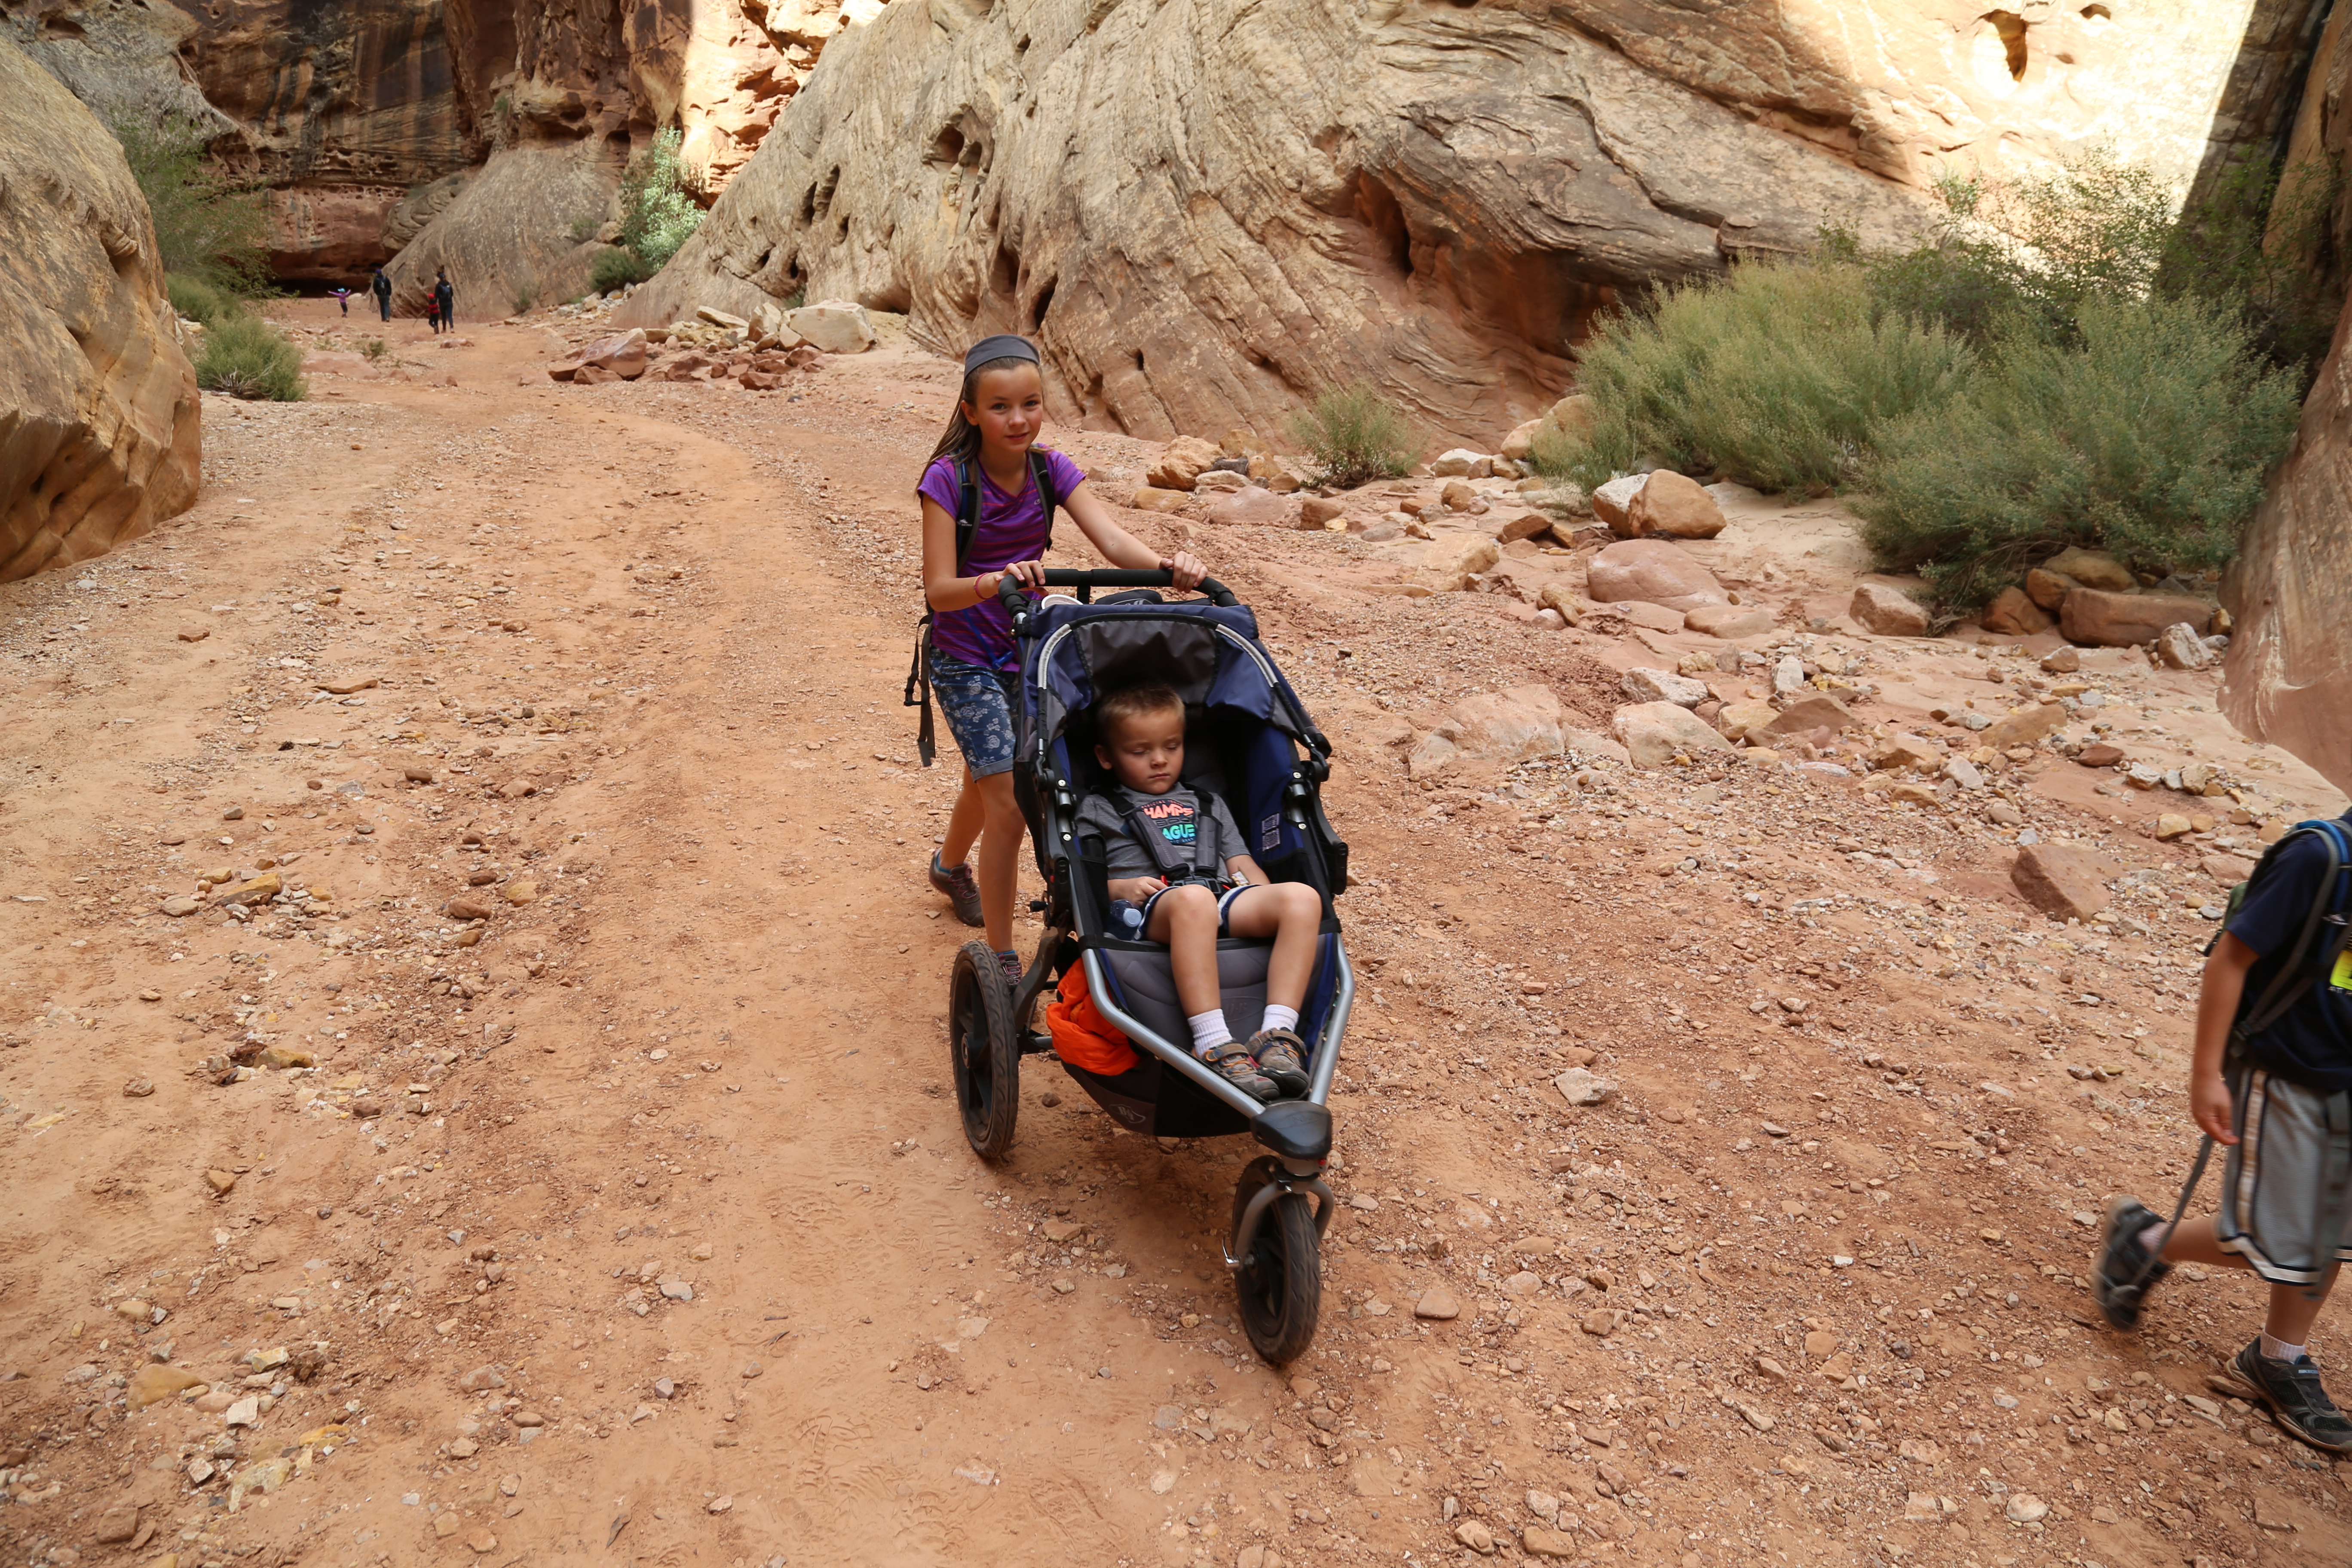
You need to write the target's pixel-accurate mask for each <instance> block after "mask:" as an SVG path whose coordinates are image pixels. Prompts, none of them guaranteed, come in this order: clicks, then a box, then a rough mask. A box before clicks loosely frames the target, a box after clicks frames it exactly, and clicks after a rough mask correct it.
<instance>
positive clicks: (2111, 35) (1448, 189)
mask: <svg viewBox="0 0 2352 1568" xmlns="http://www.w3.org/2000/svg"><path fill="white" fill-rule="evenodd" d="M2252 4H2253V0H2232V3H2231V4H2230V5H2224V6H2221V7H2218V8H2217V7H2213V6H2205V7H2192V6H2190V5H2188V4H2186V0H2176V3H2173V4H2153V3H2151V4H2143V5H2135V6H2133V7H2130V8H2128V9H2124V8H2120V7H2118V8H2117V9H2118V10H2120V11H2121V13H2122V14H2121V15H2120V16H2109V15H2108V11H2109V8H2108V7H2105V6H2087V7H2074V6H2064V7H2039V6H2028V7H2024V8H2023V9H2022V10H2021V13H2019V14H2017V15H2014V16H2013V15H2012V14H2011V13H2010V12H2007V11H1996V12H1992V13H1990V14H1987V13H1983V12H1981V11H1979V9H1978V8H1977V7H1975V6H1973V5H1956V4H1951V3H1949V0H1937V3H1929V4H1921V3H1920V0H1865V3H1862V4H1853V3H1843V0H1839V3H1833V0H1793V3H1790V0H1725V3H1721V4H1717V5H1708V6H1705V7H1693V6H1690V5H1677V4H1668V3H1666V0H1533V3H1526V4H1518V5H1469V6H1463V5H1430V4H1422V3H1414V0H1374V3H1373V4H1372V5H1370V6H1369V7H1367V8H1363V9H1358V8H1356V7H1352V6H1345V7H1343V6H1339V5H1333V4H1330V3H1329V0H1178V3H1176V4H1170V5H1158V6H1150V5H1133V4H1129V5H1120V4H1118V0H1039V3H1038V4H1035V5H1024V6H1020V7H1006V6H997V7H990V6H988V5H982V4H978V3H976V0H926V4H925V5H922V6H919V7H910V6H901V7H898V8H894V9H893V10H891V11H889V12H886V13H885V14H884V15H883V16H881V18H880V19H878V20H877V21H876V22H875V23H874V24H873V25H872V26H869V27H866V28H864V29H862V30H860V31H858V32H856V33H854V34H852V35H851V36H849V37H847V38H845V39H843V40H841V41H839V42H837V43H836V44H835V46H834V47H833V49H832V51H831V52H830V53H829V54H828V55H827V57H826V58H827V63H826V64H825V66H824V68H822V69H820V70H819V71H818V72H816V73H815V75H814V77H813V78H812V79H811V80H810V83H809V85H808V87H807V88H806V89H804V90H803V93H802V95H801V97H800V98H799V99H798V100H796V102H795V103H794V105H793V111H792V113H790V114H789V115H787V116H786V117H785V119H784V121H783V123H782V125H781V126H780V127H779V129H778V131H777V132H776V133H775V134H774V135H772V136H771V137H770V138H769V140H768V142H766V144H765V145H764V146H763V147H762V149H761V153H760V155H759V156H758V157H757V158H755V159H754V160H753V161H752V163H751V165H750V166H749V168H747V169H746V171H745V172H744V174H742V176H741V177H740V178H739V179H738V180H737V181H736V183H735V184H733V185H732V186H730V188H729V190H728V192H727V194H726V195H724V196H723V197H721V199H720V200H719V203H718V205H716V206H715V207H714V209H713V212H712V216H711V220H710V222H709V223H708V224H707V225H706V226H704V228H703V231H702V233H701V235H700V236H698V237H697V239H696V240H695V241H693V242H691V243H690V244H689V246H688V249H687V250H686V251H685V252H683V253H682V254H681V255H680V256H679V258H677V260H676V261H674V262H673V263H672V264H671V266H670V268H668V269H667V270H666V271H665V273H664V275H663V277H662V278H660V279H656V282H655V283H654V284H653V285H652V287H651V288H650V289H647V290H645V291H643V292H641V295H640V297H639V300H638V301H637V302H635V308H634V310H633V311H632V319H634V320H637V321H644V322H647V323H650V322H653V321H657V320H666V319H669V318H671V317H673V316H675V315H677V314H679V313H681V312H682V311H683V310H688V309H690V308H691V307H692V306H693V305H696V304H700V303H711V304H716V305H719V306H721V307H722V308H725V309H728V310H735V311H737V312H738V313H745V312H747V311H748V309H749V308H750V307H751V306H752V305H754V304H756V303H757V302H758V301H759V300H761V298H762V297H775V296H784V295H790V294H792V293H793V292H796V291H798V290H801V289H807V290H808V293H809V297H810V298H812V299H815V298H822V297H827V296H838V297H843V298H853V299H856V300H860V301H861V302H863V303H865V304H866V305H868V306H869V307H875V308H881V309H890V310H908V311H910V312H911V316H912V322H913V330H914V331H915V333H916V335H917V336H918V338H919V340H921V341H923V342H927V343H929V344H930V345H932V346H934V347H939V348H941V349H954V348H957V347H960V346H961V344H962V343H964V342H968V341H969V340H970V339H971V337H973V336H975V335H978V334H980V333H983V332H990V331H1006V330H1014V331H1034V332H1035V333H1036V334H1037V335H1038V336H1039V338H1040V340H1041V342H1042V344H1043V346H1044V347H1045V350H1046V353H1047V359H1048V363H1049V376H1048V383H1049V386H1048V391H1049V395H1050V396H1051V398H1052V400H1053V403H1054V405H1055V410H1056V412H1057V413H1058V414H1060V415H1061V416H1064V417H1079V416H1082V417H1086V418H1088V419H1090V420H1092V421H1095V422H1097V423H1099V424H1104V425H1115V426H1120V427H1123V428H1125V429H1128V430H1129V431H1132V432H1135V433H1137V434H1141V435H1150V436H1166V435H1168V434H1170V433H1172V432H1174V431H1177V430H1192V431H1220V430H1223V429H1225V428H1227V427H1229V426H1233V425H1234V424H1237V423H1238V424H1244V425H1248V426H1253V427H1255V428H1256V429H1258V430H1260V431H1262V432H1266V433H1269V434H1270V433H1273V432H1275V431H1278V430H1279V429H1280V428H1281V425H1282V421H1283V416H1285V415H1286V413H1287V412H1288V411H1289V410H1290V409H1292V408H1293V407H1295V406H1296V405H1297V402H1298V400H1299V399H1300V398H1301V397H1302V396H1303V395H1311V394H1312V393H1313V392H1315V391H1316V390H1318V389H1319V388H1322V387H1327V386H1330V385H1334V384H1343V383H1346V382H1350V381H1354V380H1358V379H1362V378H1370V379H1371V380H1374V381H1376V382H1378V383H1381V384H1383V385H1384V386H1385V387H1386V388H1387V389H1388V390H1389V391H1391V393H1392V394H1394V395H1397V396H1398V397H1399V398H1400V399H1402V401H1404V402H1405V403H1407V404H1408V405H1410V406H1411V407H1412V409H1413V410H1414V412H1415V413H1416V414H1417V415H1418V416H1419V417H1420V418H1421V420H1422V421H1423V423H1424V425H1425V426H1427V427H1428V429H1429V431H1430V433H1431V434H1432V436H1433V437H1436V438H1440V439H1445V438H1465V439H1477V438H1480V437H1484V438H1486V439H1491V438H1492V437H1494V436H1495V435H1496V433H1498V432H1500V431H1503V430H1507V429H1509V428H1511V427H1512V426H1515V425H1517V424H1518V423H1519V422H1521V421H1522V420H1524V419H1526V418H1528V417H1529V416H1533V415H1535V414H1538V413H1540V412H1541V411H1542V410H1543V409H1544V408H1545V407H1547V406H1549V404H1550V403H1551V402H1552V400H1553V399H1554V398H1555V397H1557V396H1558V395H1559V391H1560V390H1561V388H1562V387H1563V386H1564V385H1565V384H1566V383H1567V381H1568V377H1569V363H1568V355H1569V353H1570V350H1571V348H1572V346H1573V345H1574V343H1575V342H1577V341H1578V339H1579V338H1580V335H1581V332H1582V331H1583V330H1584V326H1585V323H1586V322H1587V321H1588V320H1589V319H1590V317H1591V314H1592V313H1593V312H1594V311H1595V310H1598V309H1600V308H1601V307H1603V306H1605V305H1607V304H1608V303H1609V302H1610V301H1611V300H1612V299H1613V298H1614V297H1615V292H1616V291H1617V290H1619V289H1624V288H1626V287H1628V286H1637V285H1643V284H1647V283H1650V282H1654V281H1655V280H1658V279H1672V278H1677V277H1683V276H1688V275H1691V274H1696V273H1706V272H1711V271H1715V270H1717V269H1720V268H1722V267H1724V266H1725V265H1726V264H1727V260H1728V259H1729V258H1732V257H1735V256H1738V255H1741V254H1768V255H1769V254H1772V253H1777V252H1786V251H1790V250H1793V249H1795V248H1798V247H1801V246H1804V245H1806V244H1808V243H1809V242H1811V240H1812V238H1813V237H1814V236H1815V234H1816V232H1817V230H1818V228H1819V226H1821V225H1822V224H1823V223H1825V222H1829V223H1837V224H1842V225H1847V226H1853V227H1855V228H1857V229H1859V230H1861V231H1862V232H1863V233H1864V236H1865V237H1869V238H1874V239H1880V240H1893V239H1895V238H1897V237H1900V236H1901V235H1903V234H1905V233H1906V232H1909V231H1912V230H1913V229H1915V228H1916V226H1917V225H1918V224H1919V222H1920V221H1921V214H1922V204H1921V201H1920V196H1919V193H1920V189H1921V187H1922V186H1923V185H1924V184H1925V182H1926V181H1927V179H1928V178H1929V177H1930V176H1931V175H1932V174H1933V173H1934V172H1935V170H1936V169H1937V166H1938V164H1939V162H1940V161H1943V160H1947V159H1951V158H1959V159H1962V160H1969V159H1972V158H1983V159H1987V160H1991V159H1994V158H1995V157H1996V156H1997V157H1998V158H2000V159H2002V160H2006V161H2008V162H2010V163H2015V162H2016V161H2018V160H2020V159H2026V160H2031V159H2033V158H2036V157H2044V156H2048V155H2052V154H2053V153H2056V152H2057V151H2060V150H2062V149H2063V148H2065V147H2066V146H2068V145H2071V144H2072V142H2073V140H2074V139H2075V138H2079V137H2082V136H2085V135H2089V134H2099V135H2102V136H2104V137H2105V138H2106V139H2108V140H2111V141H2113V142H2116V144H2117V146H2118V148H2119V150H2120V151H2121V152H2123V153H2125V154H2126V156H2130V157H2134V158H2137V159H2141V160H2144V161H2147V162H2152V163H2155V164H2157V165H2158V167H2159V168H2160V169H2162V170H2163V171H2164V172H2165V173H2166V174H2168V177H2171V178H2174V179H2175V180H2177V181H2179V182H2181V183H2185V182H2186V180H2187V178H2188V175H2189V172H2190V171H2191V170H2193V169H2194V168H2195V167H2196V165H2197V163H2198V161H2199V158H2200V154H2201V153H2202V151H2203V149H2204V147H2205V143H2206V137H2207V129H2208V122H2209V121H2210V116H2211V112H2212V106H2213V102H2214V100H2215V98H2216V96H2217V94H2219V93H2220V92H2221V89H2222V84H2223V81H2224V79H2225V78H2226V77H2227V76H2228V74H2229V69H2230V67H2231V62H2232V60H2233V59H2234V58H2235V53H2236V46H2237V43H2238V38H2237V37H2236V34H2235V32H2234V31H2233V29H2234V28H2235V27H2236V26H2238V25H2239V24H2240V23H2242V21H2243V19H2244V16H2245V15H2246V14H2247V13H2248V12H2249V10H2250V9H2251V7H2252ZM2000 18H2007V19H2008V20H2006V21H2003V20H2000ZM2011 24H2014V26H2011ZM2005 29H2006V30H2005Z"/></svg>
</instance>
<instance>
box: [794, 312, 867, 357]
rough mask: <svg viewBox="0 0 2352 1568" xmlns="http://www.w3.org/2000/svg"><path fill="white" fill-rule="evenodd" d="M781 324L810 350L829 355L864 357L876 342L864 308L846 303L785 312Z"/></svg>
mask: <svg viewBox="0 0 2352 1568" xmlns="http://www.w3.org/2000/svg"><path fill="white" fill-rule="evenodd" d="M784 324H785V325H786V326H788V327H790V328H791V329H792V330H793V332H794V333H795V334H797V335H798V336H799V337H800V338H801V340H802V341H803V342H805V343H807V344H808V345H809V346H810V347H812V348H815V349H820V350H822V351H824V353H829V354H859V353H865V352H866V350H867V349H870V348H872V347H873V346H874V344H875V343H876V342H877V338H878V334H877V333H876V331H874V322H873V321H872V320H871V319H870V318H869V317H868V316H867V315H866V307H864V306H863V305H858V304H854V303H852V302H851V301H849V300H818V301H817V302H816V303H815V304H814V305H803V306H802V307H801V308H800V309H799V310H787V311H786V312H784Z"/></svg>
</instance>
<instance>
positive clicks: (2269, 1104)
mask: <svg viewBox="0 0 2352 1568" xmlns="http://www.w3.org/2000/svg"><path fill="white" fill-rule="evenodd" d="M2231 904H2232V906H2233V907H2232V909H2231V912H2230V914H2229V915H2228V917H2227V923H2226V924H2224V925H2223V927H2222V929H2221V935H2220V936H2218V937H2216V938H2215V939H2214V941H2213V945H2212V946H2211V948H2210V949H2209V950H2208V957H2207V959H2206V962H2205V981H2204V986H2203V989H2202V991H2201V992H2200V994H2199V996H2198V1002H2197V1047H2196V1055H2195V1057H2194V1058H2192V1060H2191V1061H2190V1063H2189V1111H2190V1113H2191V1114H2192V1115H2194V1116H2195V1117H2196V1119H2197V1125H2198V1126H2200V1127H2201V1128H2203V1129H2204V1130H2205V1132H2206V1134H2207V1136H2208V1138H2209V1139H2210V1141H2211V1142H2212V1143H2220V1144H2222V1145H2224V1146H2226V1147H2227V1148H2228V1149H2229V1151H2230V1152H2229V1156H2228V1158H2227V1160H2226V1161H2225V1162H2224V1163H2223V1164H2222V1168H2221V1208H2220V1212H2219V1213H2218V1214H2216V1215H2213V1216H2211V1217H2210V1218H2205V1219H2193V1220H2189V1221H2188V1222H2186V1223H2185V1224H2178V1225H2168V1223H2167V1222H2166V1221H2164V1220H2161V1219H2159V1218H2158V1217H2157V1216H2156V1215H2153V1214H2151V1213H2149V1212H2148V1210H2147V1208H2146V1207H2144V1206H2143V1205H2141V1204H2140V1203H2139V1201H2138V1200H2137V1199H2136V1198H2129V1197H2118V1198H2116V1199H2115V1200H2114V1201H2113V1202H2112V1203H2111V1204H2110V1205H2108V1209H2107V1220H2106V1226H2105V1230H2104V1232H2103V1233H2102V1235H2101V1239H2100V1247H2099V1258H2098V1277H2097V1279H2095V1281H2094V1288H2095V1290H2096V1292H2097V1296H2098V1301H2099V1307H2100V1310H2102V1311H2104V1312H2105V1314H2106V1318H2107V1321H2109V1322H2110V1323H2113V1324H2114V1325H2115V1326H2116V1328H2118V1329H2121V1330H2124V1331H2126V1332H2128V1331H2132V1330H2134V1329H2137V1327H2138V1326H2139V1316H2140V1307H2141V1303H2142V1301H2143V1300H2144V1299H2145V1297H2146V1296H2147V1291H2148V1290H2149V1289H2151V1288H2152V1287H2153V1286H2154V1285H2155V1284H2156V1282H2157V1281H2158V1280H2159V1279H2163V1278H2164V1277H2165V1275H2167V1274H2168V1273H2169V1272H2171V1269H2172V1266H2173V1265H2174V1264H2176V1263H2201V1264H2203V1265H2205V1266H2206V1267H2207V1268H2251V1269H2252V1270H2253V1271H2254V1272H2255V1273H2256V1274H2259V1275H2261V1276H2262V1277H2263V1279H2265V1280H2267V1281H2269V1283H2270V1310H2269V1312H2268V1315H2267V1316H2266V1317H2265V1319H2264V1320H2263V1333H2262V1337H2261V1338H2260V1339H2258V1340H2256V1341H2254V1342H2252V1344H2250V1345H2248V1346H2247V1347H2246V1348H2245V1349H2244V1350H2242V1351H2240V1352H2238V1353H2237V1354H2236V1355H2235V1356H2233V1357H2232V1358H2231V1360H2229V1361H2228V1362H2227V1363H2223V1365H2222V1367H2221V1372H2220V1374H2219V1375H2218V1376H2216V1377H2215V1378H2214V1379H2213V1380H2212V1381H2213V1382H2214V1383H2215V1384H2216V1385H2217V1386H2219V1387H2222V1388H2226V1389H2227V1390H2228V1391H2229V1392H2230V1393H2231V1394H2236V1395H2237V1396H2238V1397H2240V1398H2242V1399H2245V1400H2248V1401H2252V1402H2258V1403H2260V1404H2263V1405H2268V1406H2270V1408H2271V1412H2272V1414H2273V1415H2275V1416H2276V1417H2277V1419H2278V1424H2279V1425H2280V1426H2284V1428H2286V1430H2287V1431H2288V1432H2290V1433H2292V1434H2294V1436H2297V1437H2300V1438H2302V1439H2303V1440H2304V1441H2305V1442H2306V1443H2308V1444H2310V1445H2311V1446H2312V1447H2315V1448H2320V1449H2324V1450H2326V1452H2328V1453H2331V1454H2352V1421H2347V1419H2346V1418H2345V1415H2344V1413H2343V1412H2342V1411H2340V1410H2338V1409H2337V1408H2336V1404H2335V1402H2334V1401H2333V1400H2331V1399H2329V1398H2328V1396H2327V1392H2326V1389H2324V1388H2322V1387H2321V1386H2320V1384H2319V1368H2318V1367H2317V1366H2316V1365H2315V1364H2313V1362H2312V1359H2311V1357H2310V1355H2309V1354H2308V1353H2307V1352H2306V1351H2305V1342H2306V1341H2307V1340H2308V1339H2309V1338H2310V1334H2311V1326H2312V1324H2313V1323H2314V1322H2315V1321H2317V1320H2318V1317H2319V1309H2320V1307H2321V1305H2322V1304H2323V1303H2325V1302H2326V1300H2327V1293H2328V1291H2329V1290H2330V1289H2332V1288H2333V1287H2334V1286H2335V1284H2336V1270H2337V1266H2338V1265H2339V1264H2340V1263H2342V1262H2343V1261H2344V1260H2345V1259H2347V1258H2352V1247H2347V1245H2346V1243H2347V1240H2352V1237H2347V1236H2346V1234H2345V1216H2346V1215H2347V1212H2352V1191H2347V1187H2352V952H2347V950H2346V947H2345V931H2346V927H2345V921H2346V918H2347V914H2352V813H2347V815H2346V816H2344V817H2343V818H2341V819H2339V820H2336V821H2333V822H2328V821H2313V822H2306V823H2303V824H2301V825H2300V826H2297V827H2296V828H2295V829H2294V831H2293V832H2292V833H2290V834H2288V835H2287V836H2286V837H2284V838H2282V839H2280V840H2279V841H2278V842H2277V843H2276V844H2274V845H2273V846H2272V847H2271V848H2270V850H2269V851H2268V852H2267V853H2265V854H2264V855H2263V859H2262V863H2261V864H2259V865H2258V866H2256V867H2255V868H2254V872H2253V875H2252V877H2250V878H2248V879H2247V880H2246V881H2245V883H2244V884H2243V885H2242V888H2241V889H2240V890H2239V892H2238V893H2237V894H2235V895H2233V896H2232V898H2231ZM2211 1152H2212V1150H2211V1147H2210V1143H2209V1144H2208V1145H2207V1147H2205V1148H2204V1149H2201V1150H2200V1151H2199V1152H2198V1155H2197V1162H2196V1164H2195V1165H2194V1166H2193V1167H2192V1168H2191V1170H2190V1173H2189V1184H2188V1187H2187V1188H2185V1189H2184V1190H2183V1191H2182V1194H2181V1197H2180V1207H2181V1208H2182V1209H2183V1210H2185V1209H2186V1208H2187V1206H2188V1203H2189V1194H2190V1193H2191V1192H2193V1191H2194V1189H2195V1187H2196V1184H2197V1178H2198V1176H2199V1175H2200V1174H2202V1173H2203V1172H2204V1169H2205V1161H2206V1158H2207V1156H2208V1155H2210V1153H2211Z"/></svg>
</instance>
